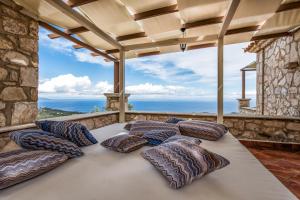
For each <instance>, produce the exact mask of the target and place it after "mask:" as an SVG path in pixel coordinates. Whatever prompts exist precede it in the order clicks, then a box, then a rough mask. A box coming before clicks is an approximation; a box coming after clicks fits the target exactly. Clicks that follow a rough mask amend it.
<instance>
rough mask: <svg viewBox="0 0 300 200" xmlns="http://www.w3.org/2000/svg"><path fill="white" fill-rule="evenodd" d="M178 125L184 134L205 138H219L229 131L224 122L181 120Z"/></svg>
mask: <svg viewBox="0 0 300 200" xmlns="http://www.w3.org/2000/svg"><path fill="white" fill-rule="evenodd" d="M178 125H179V130H180V132H181V134H182V135H187V136H192V137H196V138H201V139H205V140H218V139H220V138H221V137H222V136H223V135H225V133H227V131H228V128H227V127H226V126H224V125H223V124H218V123H216V122H208V121H198V120H189V121H184V122H179V123H178Z"/></svg>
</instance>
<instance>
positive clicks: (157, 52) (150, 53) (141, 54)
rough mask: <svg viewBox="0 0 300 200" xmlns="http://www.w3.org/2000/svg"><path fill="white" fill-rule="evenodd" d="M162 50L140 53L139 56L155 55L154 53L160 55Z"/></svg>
mask: <svg viewBox="0 0 300 200" xmlns="http://www.w3.org/2000/svg"><path fill="white" fill-rule="evenodd" d="M159 54H160V51H151V52H147V53H139V54H138V55H137V57H145V56H154V55H159Z"/></svg>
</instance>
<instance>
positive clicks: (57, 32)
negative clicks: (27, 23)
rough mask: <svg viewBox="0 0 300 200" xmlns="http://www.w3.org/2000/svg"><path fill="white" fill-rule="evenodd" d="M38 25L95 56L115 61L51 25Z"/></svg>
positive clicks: (43, 23) (41, 23) (40, 22)
mask: <svg viewBox="0 0 300 200" xmlns="http://www.w3.org/2000/svg"><path fill="white" fill-rule="evenodd" d="M39 25H40V26H42V27H44V28H45V29H47V30H49V31H51V32H53V33H55V34H58V35H61V36H62V37H64V38H66V39H67V40H70V41H71V42H74V43H75V44H78V45H80V46H82V47H84V48H86V49H88V50H90V51H92V52H94V53H97V54H99V55H101V56H103V57H104V58H107V59H108V60H110V61H115V60H116V59H115V58H113V57H111V56H109V55H107V54H105V53H103V52H101V51H99V50H98V49H96V48H94V47H92V46H90V45H88V44H86V43H84V42H81V41H80V40H78V39H76V38H74V37H72V36H70V35H68V34H66V33H64V32H63V31H61V30H58V29H57V28H55V27H53V26H51V25H49V24H47V23H45V22H42V21H39Z"/></svg>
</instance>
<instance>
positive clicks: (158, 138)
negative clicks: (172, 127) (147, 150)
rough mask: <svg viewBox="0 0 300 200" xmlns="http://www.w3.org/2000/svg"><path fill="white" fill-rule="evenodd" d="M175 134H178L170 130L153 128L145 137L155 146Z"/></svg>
mask: <svg viewBox="0 0 300 200" xmlns="http://www.w3.org/2000/svg"><path fill="white" fill-rule="evenodd" d="M173 135H176V132H174V131H168V130H152V131H148V132H146V133H145V134H144V135H143V138H145V139H146V140H147V141H148V144H150V145H154V146H155V145H159V144H161V143H162V142H163V141H165V140H166V139H168V138H169V137H172V136H173Z"/></svg>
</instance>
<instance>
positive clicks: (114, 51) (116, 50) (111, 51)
mask: <svg viewBox="0 0 300 200" xmlns="http://www.w3.org/2000/svg"><path fill="white" fill-rule="evenodd" d="M119 52H120V50H119V49H110V50H106V51H105V53H107V54H112V53H119Z"/></svg>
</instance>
